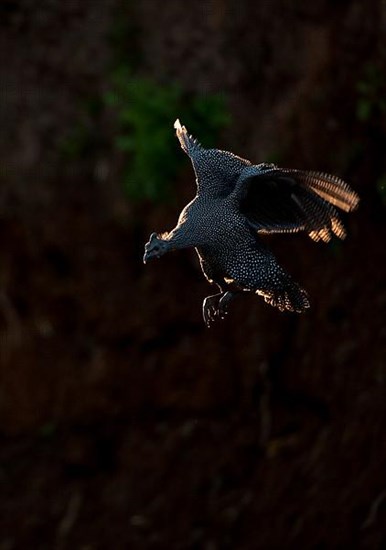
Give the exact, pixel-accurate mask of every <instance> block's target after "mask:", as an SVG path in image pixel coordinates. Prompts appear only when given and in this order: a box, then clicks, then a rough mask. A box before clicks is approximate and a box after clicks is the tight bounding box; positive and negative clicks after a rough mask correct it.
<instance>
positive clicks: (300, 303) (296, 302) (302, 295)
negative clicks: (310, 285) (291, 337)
mask: <svg viewBox="0 0 386 550" xmlns="http://www.w3.org/2000/svg"><path fill="white" fill-rule="evenodd" d="M256 293H257V294H259V295H260V296H262V297H263V298H264V300H265V301H266V302H267V304H269V305H271V306H273V307H277V308H278V309H279V310H280V311H293V312H296V313H302V312H303V311H304V310H306V309H307V308H309V307H310V302H309V300H308V295H307V292H306V291H305V290H304V289H303V288H301V287H300V286H299V285H298V284H297V283H295V282H293V281H291V282H290V283H289V284H288V285H287V286H286V287H284V288H283V289H281V290H276V289H274V290H257V291H256Z"/></svg>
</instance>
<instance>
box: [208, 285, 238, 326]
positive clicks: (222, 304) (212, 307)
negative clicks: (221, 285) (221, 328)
mask: <svg viewBox="0 0 386 550" xmlns="http://www.w3.org/2000/svg"><path fill="white" fill-rule="evenodd" d="M236 294H238V293H237V292H231V291H230V290H228V291H227V292H224V291H221V292H219V293H218V294H213V295H212V296H208V297H207V298H205V300H204V302H203V304H202V314H203V317H204V321H205V324H206V326H207V327H209V326H210V325H211V323H213V321H215V320H216V319H224V318H225V315H226V314H227V313H228V305H229V303H230V302H231V301H232V300H233V299H234V298H235V296H236Z"/></svg>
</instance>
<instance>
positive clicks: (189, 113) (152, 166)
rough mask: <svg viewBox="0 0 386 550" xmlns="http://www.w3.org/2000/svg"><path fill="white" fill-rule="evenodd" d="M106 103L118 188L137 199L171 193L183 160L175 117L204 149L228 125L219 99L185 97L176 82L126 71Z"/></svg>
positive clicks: (115, 78) (115, 81)
mask: <svg viewBox="0 0 386 550" xmlns="http://www.w3.org/2000/svg"><path fill="white" fill-rule="evenodd" d="M105 101H106V103H107V105H109V107H110V108H112V109H113V110H114V111H115V115H116V121H117V134H116V137H115V141H114V145H115V147H116V148H117V149H119V150H121V151H123V153H124V155H125V166H124V171H123V184H124V187H125V190H126V192H127V194H128V196H129V197H130V198H132V199H136V200H143V199H150V200H153V201H159V200H163V199H165V198H168V197H170V195H171V189H172V183H173V180H174V179H175V177H176V174H177V172H178V168H179V165H180V163H181V161H182V159H183V155H182V153H181V150H180V149H179V146H178V142H177V141H176V139H175V135H174V131H173V123H174V121H175V119H176V118H178V117H180V118H181V120H182V122H183V124H185V125H186V126H187V127H188V128H189V131H190V132H191V133H192V134H194V133H197V135H198V137H199V139H200V141H201V142H202V143H203V145H205V146H207V147H212V146H214V145H215V143H216V140H217V138H218V135H219V132H220V130H221V129H222V128H224V127H225V126H226V125H227V124H228V123H229V114H228V111H227V108H226V103H225V99H224V97H223V96H222V95H220V94H205V95H199V94H194V95H192V94H187V93H185V92H184V91H183V90H182V88H181V87H179V86H178V85H177V84H173V83H170V84H160V83H157V82H155V81H154V80H152V79H150V78H146V77H138V76H131V75H130V73H129V72H128V70H127V69H120V70H118V71H115V73H114V76H113V78H112V85H111V89H110V91H109V92H108V93H106V95H105Z"/></svg>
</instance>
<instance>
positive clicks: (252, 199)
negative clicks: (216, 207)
mask: <svg viewBox="0 0 386 550" xmlns="http://www.w3.org/2000/svg"><path fill="white" fill-rule="evenodd" d="M234 196H235V197H236V199H237V200H238V202H239V208H240V211H241V212H242V213H243V214H244V215H245V217H246V218H247V220H248V222H249V223H250V225H251V226H252V227H253V228H254V229H256V230H257V231H258V232H260V233H293V232H298V231H306V232H307V233H308V235H309V236H310V237H311V238H312V239H313V240H315V241H319V240H322V241H325V242H328V241H329V240H330V239H331V237H332V235H333V234H335V235H336V236H337V237H339V238H341V239H344V237H345V236H346V231H345V229H344V226H343V224H342V222H341V220H340V218H339V214H338V212H337V209H336V208H335V207H338V208H340V209H342V210H344V211H346V212H349V211H351V210H354V209H355V208H356V206H357V205H358V202H359V197H358V195H357V194H356V193H355V192H354V191H353V190H352V189H351V188H350V187H349V185H347V183H345V182H344V181H343V180H341V179H339V178H338V177H336V176H332V175H329V174H323V173H320V172H308V171H302V170H293V169H286V168H279V167H277V166H275V165H273V164H260V165H257V166H251V167H249V168H247V169H246V170H245V173H244V174H242V175H241V177H240V179H239V181H238V182H237V185H236V187H235V191H234Z"/></svg>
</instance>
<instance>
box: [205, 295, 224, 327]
mask: <svg viewBox="0 0 386 550" xmlns="http://www.w3.org/2000/svg"><path fill="white" fill-rule="evenodd" d="M220 297H221V294H220V295H219V294H215V295H213V296H207V297H206V298H205V300H204V302H203V304H202V316H203V317H204V322H205V324H206V326H207V327H208V328H209V327H210V325H211V324H212V323H213V322H214V321H215V320H216V318H217V317H218V316H219V307H218V305H219V298H220Z"/></svg>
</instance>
